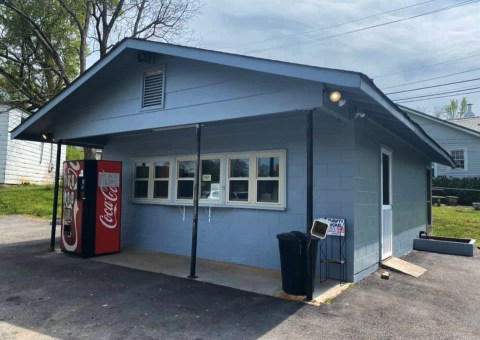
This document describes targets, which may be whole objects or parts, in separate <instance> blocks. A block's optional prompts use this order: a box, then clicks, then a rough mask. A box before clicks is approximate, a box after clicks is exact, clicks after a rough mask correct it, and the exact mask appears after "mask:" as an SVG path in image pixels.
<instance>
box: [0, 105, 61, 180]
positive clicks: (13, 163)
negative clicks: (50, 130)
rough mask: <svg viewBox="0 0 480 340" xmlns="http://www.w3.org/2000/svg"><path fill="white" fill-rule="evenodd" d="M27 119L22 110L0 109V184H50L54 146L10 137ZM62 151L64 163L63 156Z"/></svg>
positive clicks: (0, 107)
mask: <svg viewBox="0 0 480 340" xmlns="http://www.w3.org/2000/svg"><path fill="white" fill-rule="evenodd" d="M27 117H28V113H27V112H25V111H22V110H19V109H11V108H9V107H6V106H0V184H25V183H30V184H48V183H53V181H54V178H55V171H54V170H55V169H54V168H55V156H56V152H57V146H56V145H53V144H50V143H39V142H30V141H23V140H12V139H11V138H10V131H12V130H13V129H14V128H15V127H17V126H18V125H19V124H20V123H21V122H22V121H23V120H25V119H26V118H27ZM64 148H65V147H64ZM62 151H63V152H62V161H64V160H65V154H66V153H65V150H62Z"/></svg>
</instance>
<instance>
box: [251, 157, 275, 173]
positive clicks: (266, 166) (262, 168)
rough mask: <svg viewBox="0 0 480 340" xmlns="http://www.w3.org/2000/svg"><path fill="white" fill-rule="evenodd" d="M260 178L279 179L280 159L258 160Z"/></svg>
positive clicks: (265, 158)
mask: <svg viewBox="0 0 480 340" xmlns="http://www.w3.org/2000/svg"><path fill="white" fill-rule="evenodd" d="M257 165H258V170H257V174H258V177H278V176H279V174H280V171H279V167H280V164H279V158H278V157H262V158H258V160H257Z"/></svg>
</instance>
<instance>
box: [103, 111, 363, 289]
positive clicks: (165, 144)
mask: <svg viewBox="0 0 480 340" xmlns="http://www.w3.org/2000/svg"><path fill="white" fill-rule="evenodd" d="M305 131H306V128H305V113H304V112H301V111H299V112H295V113H294V114H293V115H289V116H288V117H283V118H268V119H265V118H263V119H258V120H255V121H251V122H236V123H235V125H231V124H228V123H225V124H222V125H215V126H208V125H207V126H205V127H204V128H203V129H202V153H223V152H241V151H264V150H278V149H285V150H286V151H287V207H286V209H285V211H270V210H262V209H241V208H228V207H214V208H212V213H211V220H210V222H209V221H208V214H207V213H208V212H207V211H206V208H204V207H201V208H200V209H199V234H198V256H199V257H201V258H207V259H213V260H219V261H226V262H234V263H241V264H245V265H254V266H259V267H264V268H273V269H279V267H280V263H279V253H278V243H277V239H276V235H277V234H279V233H283V232H288V231H291V230H300V231H305V224H306V217H305V215H306V197H305V192H306V190H305V189H306V179H305V174H306V140H305V135H306V133H305ZM194 135H195V133H194V131H193V130H192V129H191V130H190V131H188V130H183V131H182V130H174V131H164V132H161V133H160V132H158V133H151V134H149V135H148V136H146V137H142V138H137V139H132V138H131V137H125V138H120V137H117V138H111V139H110V140H109V142H108V145H107V147H106V148H105V149H104V159H111V160H121V161H123V162H124V167H123V171H124V177H123V178H124V182H123V185H124V196H123V197H124V200H123V214H122V219H123V225H122V228H123V229H122V244H123V246H127V247H136V248H143V249H149V250H153V251H160V252H167V253H174V254H181V255H189V254H190V248H191V229H192V207H188V206H187V207H186V216H185V220H183V219H182V213H181V211H180V209H181V208H179V207H178V206H166V205H147V204H138V203H134V202H132V199H131V197H132V193H131V190H132V188H131V183H132V160H133V159H134V158H138V157H154V156H166V155H185V154H193V153H194V150H195V136H194ZM354 162H355V160H354V147H353V126H351V125H348V124H344V123H341V122H340V121H338V120H336V119H334V118H331V117H330V116H328V115H326V114H315V115H314V216H316V217H323V216H329V217H343V218H346V219H347V220H348V221H351V224H352V228H353V187H352V185H351V184H352V181H351V178H352V174H355V173H356V166H355V164H354ZM350 244H353V243H350ZM350 253H351V252H350ZM350 255H353V254H350ZM186 270H187V269H186ZM352 270H353V267H350V268H349V272H348V275H349V278H350V280H352V279H353V272H352Z"/></svg>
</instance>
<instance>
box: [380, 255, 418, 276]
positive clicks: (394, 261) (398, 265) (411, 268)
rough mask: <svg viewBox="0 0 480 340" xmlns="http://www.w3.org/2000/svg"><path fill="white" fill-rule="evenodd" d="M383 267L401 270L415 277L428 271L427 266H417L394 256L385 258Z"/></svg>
mask: <svg viewBox="0 0 480 340" xmlns="http://www.w3.org/2000/svg"><path fill="white" fill-rule="evenodd" d="M382 267H383V268H387V269H391V270H395V271H397V272H401V273H404V274H407V275H410V276H413V277H419V276H421V275H422V274H424V273H425V272H426V271H427V270H426V269H425V268H422V267H420V266H417V265H416V264H413V263H410V262H407V261H404V260H402V259H399V258H398V257H394V256H392V257H389V258H388V259H386V260H383V261H382Z"/></svg>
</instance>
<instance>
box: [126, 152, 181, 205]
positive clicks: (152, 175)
mask: <svg viewBox="0 0 480 340" xmlns="http://www.w3.org/2000/svg"><path fill="white" fill-rule="evenodd" d="M137 162H141V163H148V164H149V169H148V179H138V180H144V181H147V182H148V194H147V197H145V198H142V197H135V182H136V181H137V178H136V177H135V172H136V166H135V163H137ZM155 162H169V171H168V198H154V197H153V192H154V182H155V169H154V163H155ZM172 165H173V159H172V158H170V157H148V158H136V159H134V160H133V161H132V174H133V175H132V177H133V182H132V200H133V201H134V202H139V203H143V202H170V200H171V197H172V168H173V167H172Z"/></svg>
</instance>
